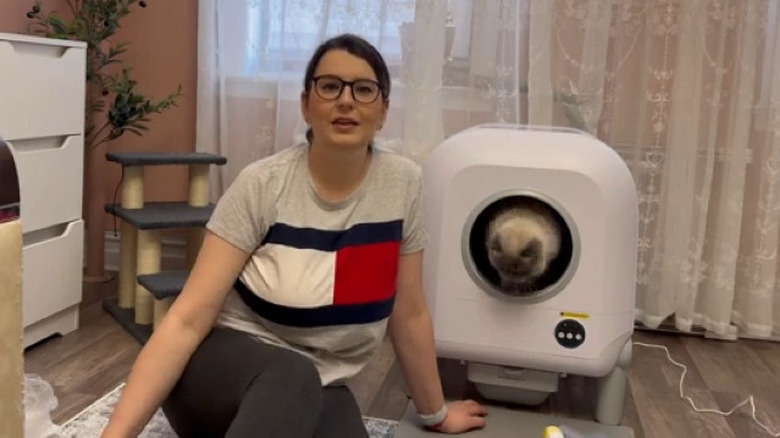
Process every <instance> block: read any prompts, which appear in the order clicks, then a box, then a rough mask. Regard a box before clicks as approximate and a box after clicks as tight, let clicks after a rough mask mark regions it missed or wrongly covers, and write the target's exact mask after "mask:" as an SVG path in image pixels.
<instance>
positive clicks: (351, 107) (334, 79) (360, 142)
mask: <svg viewBox="0 0 780 438" xmlns="http://www.w3.org/2000/svg"><path fill="white" fill-rule="evenodd" d="M313 78H314V83H313V84H312V85H311V89H310V91H309V92H308V93H306V92H304V93H303V94H302V95H301V112H302V113H303V117H304V119H305V120H306V122H307V123H308V124H309V126H311V129H312V132H313V133H314V140H313V142H315V143H318V144H324V145H330V146H336V147H344V148H352V147H365V146H366V145H368V143H369V142H370V141H371V140H372V139H373V138H374V134H375V133H376V132H377V131H378V130H379V129H381V128H382V124H384V122H385V116H386V114H387V103H386V102H385V101H384V100H383V99H382V95H381V92H379V86H378V83H377V82H376V81H377V77H376V74H374V70H373V69H372V68H371V65H370V64H369V63H368V62H366V61H365V60H364V59H362V58H359V57H357V56H355V55H352V54H351V53H349V52H347V51H346V50H330V51H328V52H327V53H325V55H324V56H323V57H322V58H320V61H319V63H318V64H317V68H316V69H315V70H314V76H313ZM339 79H340V80H342V81H347V82H352V81H361V80H362V82H358V83H357V84H352V85H343V86H342V84H340V82H339ZM365 80H368V81H365ZM339 89H340V90H341V93H340V94H339ZM377 94H378V96H377V97H376V98H375V99H373V97H374V96H375V95H377ZM337 95H338V97H336V96H337ZM353 95H354V96H355V97H357V99H355V97H353ZM372 99H373V101H371V100H372ZM369 101H370V102H369Z"/></svg>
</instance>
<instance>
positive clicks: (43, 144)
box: [7, 135, 76, 152]
mask: <svg viewBox="0 0 780 438" xmlns="http://www.w3.org/2000/svg"><path fill="white" fill-rule="evenodd" d="M71 137H76V136H75V135H56V136H52V137H36V138H25V139H20V140H13V141H10V140H9V141H8V142H7V143H8V144H10V145H11V147H12V148H13V149H15V150H16V151H17V152H33V151H44V150H49V149H61V148H63V147H64V146H65V143H67V142H68V139H69V138H71Z"/></svg>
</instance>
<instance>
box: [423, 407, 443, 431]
mask: <svg viewBox="0 0 780 438" xmlns="http://www.w3.org/2000/svg"><path fill="white" fill-rule="evenodd" d="M417 416H418V417H419V418H420V422H421V423H422V424H423V426H426V427H433V426H438V425H439V424H441V423H442V422H443V421H444V419H445V418H447V404H446V403H445V404H444V405H442V407H441V409H439V411H438V412H436V413H435V414H427V415H425V414H419V413H418V414H417Z"/></svg>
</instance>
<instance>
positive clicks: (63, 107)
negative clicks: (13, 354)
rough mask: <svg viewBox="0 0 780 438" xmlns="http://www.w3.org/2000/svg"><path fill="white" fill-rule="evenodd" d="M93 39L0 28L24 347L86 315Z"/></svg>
mask: <svg viewBox="0 0 780 438" xmlns="http://www.w3.org/2000/svg"><path fill="white" fill-rule="evenodd" d="M86 47H87V46H86V44H85V43H81V42H74V41H62V40H54V39H47V38H39V37H32V36H28V35H18V34H7V33H0V137H2V138H3V139H4V140H5V141H6V142H7V143H8V145H9V146H10V147H11V150H12V152H13V154H14V157H15V159H16V163H17V166H18V172H19V181H20V191H21V222H22V230H23V232H24V237H23V245H24V246H23V250H22V267H23V276H22V282H23V283H22V314H23V324H24V346H25V347H27V346H29V345H30V344H33V343H35V342H38V341H40V340H42V339H44V338H46V337H48V336H50V335H52V334H55V333H60V334H62V335H64V334H66V333H69V332H71V331H73V330H75V329H76V328H77V327H78V323H79V320H78V308H79V303H80V302H81V295H82V266H83V252H84V249H83V248H84V237H83V236H84V222H83V220H82V195H83V180H84V109H85V108H84V107H85V104H84V97H85V88H86V87H85V76H86Z"/></svg>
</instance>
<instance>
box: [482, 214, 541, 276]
mask: <svg viewBox="0 0 780 438" xmlns="http://www.w3.org/2000/svg"><path fill="white" fill-rule="evenodd" d="M487 245H488V259H489V260H490V263H491V265H493V268H495V269H496V270H497V271H498V273H499V274H500V275H501V277H503V278H505V279H508V280H512V281H516V282H528V281H533V280H534V279H536V278H537V277H538V276H540V275H542V274H543V273H544V271H545V270H546V269H547V262H546V260H545V258H544V251H543V248H542V242H541V240H540V239H539V238H538V236H536V235H534V233H531V232H528V231H527V230H524V229H522V228H515V227H501V228H500V229H498V230H497V231H496V232H495V233H493V235H492V236H490V237H489V239H488V242H487Z"/></svg>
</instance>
